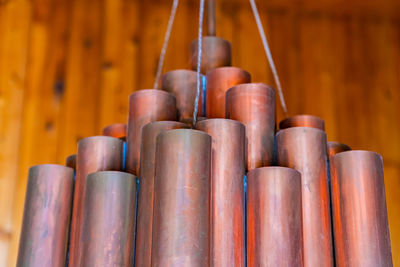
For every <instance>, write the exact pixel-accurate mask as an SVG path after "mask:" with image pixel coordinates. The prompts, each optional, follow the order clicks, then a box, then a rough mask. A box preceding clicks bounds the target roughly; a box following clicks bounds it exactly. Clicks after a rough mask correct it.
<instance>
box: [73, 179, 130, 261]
mask: <svg viewBox="0 0 400 267" xmlns="http://www.w3.org/2000/svg"><path fill="white" fill-rule="evenodd" d="M86 183H87V186H86V187H85V199H84V202H83V220H82V236H81V238H80V239H79V242H80V246H79V247H80V250H81V252H80V254H81V255H82V260H81V262H80V266H133V248H134V234H135V209H136V176H134V175H132V174H129V173H124V172H117V171H103V172H95V173H92V174H89V175H88V177H87V182H86Z"/></svg>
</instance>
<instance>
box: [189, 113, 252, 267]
mask: <svg viewBox="0 0 400 267" xmlns="http://www.w3.org/2000/svg"><path fill="white" fill-rule="evenodd" d="M196 129H198V130H201V131H204V132H206V133H207V134H209V135H210V136H211V138H212V146H211V148H212V153H211V198H210V201H211V203H210V205H211V255H210V256H211V263H210V264H211V266H244V264H245V262H244V244H245V240H244V202H245V200H244V185H243V177H244V168H245V167H244V166H245V138H246V134H245V126H244V125H243V124H241V123H240V122H238V121H234V120H227V119H208V120H203V121H200V122H198V123H197V124H196Z"/></svg>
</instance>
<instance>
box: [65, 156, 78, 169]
mask: <svg viewBox="0 0 400 267" xmlns="http://www.w3.org/2000/svg"><path fill="white" fill-rule="evenodd" d="M65 166H67V167H70V168H72V169H74V170H75V169H76V154H72V155H69V156H68V157H67V158H66V159H65Z"/></svg>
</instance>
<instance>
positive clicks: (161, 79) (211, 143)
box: [18, 0, 392, 267]
mask: <svg viewBox="0 0 400 267" xmlns="http://www.w3.org/2000/svg"><path fill="white" fill-rule="evenodd" d="M199 1H200V8H199V28H198V38H197V39H196V40H195V41H193V43H192V44H191V45H190V52H191V59H192V61H191V68H192V69H191V70H183V69H180V70H172V71H169V72H167V73H165V74H164V75H162V69H163V63H164V58H165V54H166V50H167V46H168V41H169V38H170V34H171V31H172V28H173V23H174V18H175V14H176V12H177V9H178V4H179V1H178V0H173V3H172V8H171V14H170V17H169V20H168V26H167V30H166V34H165V38H164V43H163V46H162V49H161V53H160V58H159V63H158V66H157V71H156V75H155V80H154V85H153V89H144V90H139V91H136V92H134V93H132V94H131V95H130V97H129V114H128V122H127V124H126V125H125V124H112V125H109V126H107V127H105V128H104V129H103V132H102V135H103V136H95V137H88V138H85V139H82V140H81V141H79V143H78V152H77V155H71V156H69V157H68V158H67V160H66V165H67V166H69V167H71V168H68V167H64V166H56V165H40V166H35V167H32V168H31V170H30V172H29V179H28V188H27V194H26V204H25V211H24V221H23V227H22V234H21V241H20V249H19V255H18V266H25V265H26V264H28V263H29V264H28V265H33V266H55V265H64V264H65V263H66V262H67V263H68V264H69V266H72V267H76V266H113V265H115V264H117V265H121V266H131V265H132V264H133V263H134V262H135V263H136V266H144V267H150V266H246V265H247V266H249V267H250V266H251V267H252V266H278V265H290V266H307V267H314V266H333V265H334V264H336V265H337V266H348V265H355V266H392V258H391V248H390V238H389V231H388V222H387V211H386V201H385V191H384V183H383V171H382V159H381V157H380V156H379V155H378V154H376V153H374V152H365V151H364V152H361V151H351V149H350V147H348V146H346V145H344V144H341V143H337V142H327V136H326V133H325V123H324V121H323V119H321V118H318V117H316V116H312V115H295V116H292V117H289V116H288V110H287V106H286V103H285V99H284V94H283V90H282V86H281V83H280V80H279V76H278V73H277V70H276V67H275V64H274V61H273V58H272V53H271V51H270V48H269V45H268V41H267V38H266V36H265V32H264V29H263V26H262V23H261V18H260V16H259V13H258V9H257V6H256V3H255V1H254V0H250V6H251V9H252V11H253V14H254V18H255V21H256V25H257V27H258V30H259V33H260V37H261V41H262V44H263V47H264V50H265V54H266V57H267V59H268V64H269V66H270V68H271V71H272V74H273V78H274V82H275V86H276V90H275V89H274V88H272V87H271V86H268V85H265V84H263V83H252V82H251V74H250V73H248V72H247V71H245V70H243V69H241V68H238V67H233V66H231V63H232V51H231V50H232V49H231V45H230V43H229V42H228V41H227V40H224V39H222V38H220V37H217V36H216V19H215V1H214V0H208V5H207V10H208V33H207V36H204V37H203V34H202V30H203V19H204V13H205V11H204V10H205V0H199ZM276 95H277V96H279V101H280V107H281V108H282V111H283V113H284V115H285V119H284V120H282V121H281V122H280V123H279V129H280V130H279V131H276V121H275V120H276V105H275V96H276ZM204 116H205V117H204ZM124 144H125V145H124ZM73 169H76V176H75V186H74V188H73V176H74V172H73ZM124 171H126V172H124ZM329 174H331V175H332V181H331V180H330V179H329V178H330V176H329ZM134 175H138V177H137V179H136V177H135V176H134ZM137 181H138V182H137ZM43 199H44V200H45V201H44V202H43V201H42V200H43ZM71 206H72V215H70V213H71ZM361 211H362V212H361ZM135 214H137V221H136V219H135V216H136V215H135ZM70 216H71V217H72V218H71V219H70ZM70 224H71V230H70V235H71V237H70V239H69V248H67V241H68V236H67V232H68V228H69V225H70ZM135 226H137V227H136V232H135ZM43 233H46V235H44V234H43ZM134 237H136V243H135V238H134ZM43 251H46V253H43ZM134 254H136V255H135V256H134ZM67 255H69V256H67ZM134 257H135V258H134Z"/></svg>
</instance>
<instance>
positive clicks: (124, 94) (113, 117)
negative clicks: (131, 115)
mask: <svg viewBox="0 0 400 267" xmlns="http://www.w3.org/2000/svg"><path fill="white" fill-rule="evenodd" d="M103 12H104V15H103V16H102V62H101V65H102V66H101V70H100V76H101V77H100V79H101V83H100V88H99V89H100V92H101V98H100V107H99V110H100V116H99V124H100V127H101V128H103V127H105V126H107V125H109V124H112V123H125V122H126V121H127V114H128V97H129V94H130V93H132V92H133V91H134V90H135V87H136V83H137V81H136V79H137V75H136V72H137V69H138V66H139V62H138V61H137V60H135V59H136V58H137V57H138V41H137V36H138V35H139V34H138V31H139V25H140V23H139V21H138V18H139V3H138V1H128V0H104V3H103ZM99 133H100V132H99ZM99 133H98V134H99Z"/></svg>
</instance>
